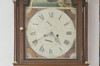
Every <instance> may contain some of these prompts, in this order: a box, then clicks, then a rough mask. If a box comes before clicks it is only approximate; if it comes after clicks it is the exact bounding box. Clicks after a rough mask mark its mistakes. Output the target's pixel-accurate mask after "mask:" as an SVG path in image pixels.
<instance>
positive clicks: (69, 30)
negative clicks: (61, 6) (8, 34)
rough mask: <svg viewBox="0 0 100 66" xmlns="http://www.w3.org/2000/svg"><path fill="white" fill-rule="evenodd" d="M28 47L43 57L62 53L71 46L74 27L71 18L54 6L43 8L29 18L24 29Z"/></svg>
mask: <svg viewBox="0 0 100 66" xmlns="http://www.w3.org/2000/svg"><path fill="white" fill-rule="evenodd" d="M26 36H27V40H28V43H29V45H30V47H31V48H32V49H33V50H34V51H35V52H36V53H37V54H39V55H41V56H43V57H45V58H56V57H59V56H62V55H64V54H65V53H66V52H68V50H69V49H70V48H71V47H72V45H73V43H74V41H75V38H76V29H75V26H74V24H73V22H72V20H71V18H70V17H69V16H68V15H67V14H66V13H64V12H63V11H61V10H58V9H55V8H48V9H43V10H41V11H39V12H37V13H36V14H35V15H34V16H33V17H32V18H31V20H30V22H29V24H28V28H27V30H26Z"/></svg>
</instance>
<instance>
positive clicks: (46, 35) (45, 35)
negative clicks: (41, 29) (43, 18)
mask: <svg viewBox="0 0 100 66" xmlns="http://www.w3.org/2000/svg"><path fill="white" fill-rule="evenodd" d="M48 36H49V34H44V36H43V37H41V38H39V39H37V41H39V40H41V39H43V38H45V37H48Z"/></svg>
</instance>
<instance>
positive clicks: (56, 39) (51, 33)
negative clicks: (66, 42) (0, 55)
mask: <svg viewBox="0 0 100 66" xmlns="http://www.w3.org/2000/svg"><path fill="white" fill-rule="evenodd" d="M50 35H52V36H53V37H54V38H55V41H56V42H58V43H59V44H61V43H60V40H59V38H58V36H59V35H58V34H57V37H56V36H55V35H54V33H53V32H50Z"/></svg>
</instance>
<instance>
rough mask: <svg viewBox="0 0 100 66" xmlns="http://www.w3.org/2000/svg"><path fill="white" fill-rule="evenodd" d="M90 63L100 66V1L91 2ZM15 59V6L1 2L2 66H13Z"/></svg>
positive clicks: (91, 0) (90, 0)
mask: <svg viewBox="0 0 100 66" xmlns="http://www.w3.org/2000/svg"><path fill="white" fill-rule="evenodd" d="M88 3H89V11H88V14H89V16H88V17H89V20H88V21H89V26H88V30H89V32H88V37H89V38H88V41H89V42H88V43H89V46H88V52H89V53H88V61H89V64H90V66H99V0H89V2H88ZM13 59H14V4H13V2H12V0H0V66H13V61H14V60H13Z"/></svg>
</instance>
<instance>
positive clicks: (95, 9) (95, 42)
mask: <svg viewBox="0 0 100 66" xmlns="http://www.w3.org/2000/svg"><path fill="white" fill-rule="evenodd" d="M88 13H89V16H88V17H89V20H88V21H89V33H88V34H89V38H88V40H89V42H88V43H89V51H88V52H89V54H88V57H89V59H88V60H89V63H90V66H99V0H89V11H88Z"/></svg>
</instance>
